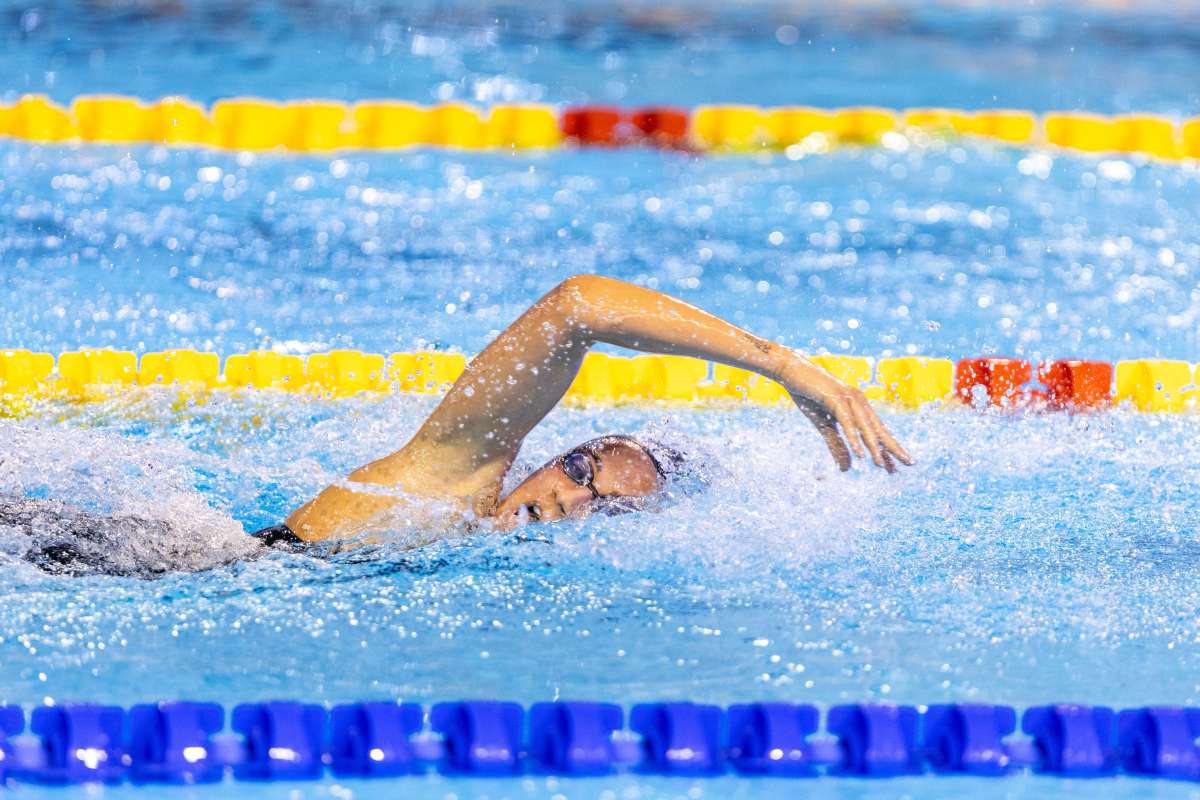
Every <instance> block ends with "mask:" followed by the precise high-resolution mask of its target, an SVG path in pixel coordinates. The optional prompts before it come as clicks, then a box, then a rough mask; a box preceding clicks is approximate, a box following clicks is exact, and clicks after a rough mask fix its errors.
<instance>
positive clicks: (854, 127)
mask: <svg viewBox="0 0 1200 800" xmlns="http://www.w3.org/2000/svg"><path fill="white" fill-rule="evenodd" d="M0 135H5V136H10V137H13V138H17V139H25V140H30V141H38V142H51V143H53V142H76V141H83V142H96V143H107V144H134V143H146V144H162V145H172V146H177V145H202V146H209V147H220V148H225V149H232V150H286V151H293V152H329V151H333V150H337V149H345V148H359V149H394V148H405V147H420V146H432V147H452V148H465V149H483V148H490V149H511V150H526V149H546V148H554V147H560V146H563V145H564V144H566V145H570V146H577V147H629V146H650V147H660V148H664V149H677V150H685V151H697V152H722V153H724V152H762V151H770V150H784V151H787V152H788V153H789V154H791V153H792V148H799V151H798V152H800V153H801V154H804V153H810V152H811V153H817V152H824V151H825V150H827V149H829V148H830V147H834V146H837V145H841V144H853V145H875V144H884V145H889V144H892V143H893V142H892V140H891V139H890V138H889V137H916V138H917V139H921V138H922V137H923V138H924V139H926V140H928V139H945V138H948V137H955V136H973V137H982V138H986V139H992V140H996V141H999V142H1004V143H1006V144H1015V145H1037V146H1054V147H1061V148H1067V149H1071V150H1076V151H1079V152H1084V153H1092V154H1103V153H1136V154H1141V155H1143V156H1146V157H1151V158H1159V159H1167V160H1178V159H1181V158H1193V159H1194V158H1200V118H1194V119H1190V120H1183V121H1178V120H1173V119H1169V118H1167V117H1163V116H1156V115H1152V114H1124V115H1118V116H1113V117H1106V116H1100V115H1096V114H1088V113H1083V112H1076V111H1055V112H1048V113H1046V114H1043V115H1041V116H1040V117H1039V116H1038V115H1036V114H1034V113H1033V112H1030V111H1022V110H1014V109H985V110H979V111H967V110H962V109H947V108H913V109H907V110H893V109H887V108H877V107H872V106H859V107H851V108H837V109H822V108H810V107H807V106H785V107H778V108H760V107H758V106H752V105H735V104H731V105H705V106H699V107H697V108H694V109H690V110H689V109H684V108H676V107H671V106H648V107H642V108H632V109H629V108H619V107H616V106H606V105H585V106H568V107H564V108H555V107H552V106H546V105H534V104H526V105H521V104H507V105H497V106H493V107H492V108H490V109H487V110H481V109H477V108H474V107H472V106H470V105H466V104H463V103H443V104H439V105H435V106H421V105H417V104H414V103H407V102H401V101H395V100H368V101H363V102H359V103H343V102H340V101H333V100H296V101H289V102H279V101H274V100H264V99H261V98H254V97H235V98H228V99H223V100H219V101H217V102H216V103H215V104H214V105H213V106H212V108H211V109H205V108H204V107H202V106H200V105H198V104H196V103H194V102H192V101H189V100H186V99H183V98H178V97H168V98H163V99H161V100H159V101H156V102H152V103H146V102H143V101H141V100H139V99H137V98H132V97H119V96H108V95H94V96H82V97H78V98H76V99H75V100H74V101H73V102H72V103H71V104H70V105H69V106H67V107H64V106H59V105H58V104H56V103H54V102H53V101H51V100H50V99H49V98H46V97H44V96H41V95H27V96H25V97H22V98H20V99H19V100H18V101H17V102H15V103H13V104H11V105H0ZM895 143H899V139H897V140H896V142H895Z"/></svg>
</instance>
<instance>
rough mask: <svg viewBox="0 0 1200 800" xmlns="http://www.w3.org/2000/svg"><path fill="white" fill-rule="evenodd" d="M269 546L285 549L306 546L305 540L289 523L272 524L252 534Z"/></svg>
mask: <svg viewBox="0 0 1200 800" xmlns="http://www.w3.org/2000/svg"><path fill="white" fill-rule="evenodd" d="M250 535H251V536H253V537H254V538H255V539H258V540H259V541H260V542H262V543H263V544H264V545H265V546H267V547H278V548H281V549H284V550H294V549H297V548H300V547H304V540H303V539H301V538H300V537H299V536H297V535H296V533H295V531H293V530H292V529H291V528H289V527H288V526H287V525H272V526H271V527H269V528H263V529H262V530H261V531H255V532H254V533H252V534H250Z"/></svg>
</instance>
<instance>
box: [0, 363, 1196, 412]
mask: <svg viewBox="0 0 1200 800" xmlns="http://www.w3.org/2000/svg"><path fill="white" fill-rule="evenodd" d="M809 358H810V359H811V360H812V361H814V362H815V363H817V364H819V365H820V366H821V367H823V368H824V369H826V370H828V371H829V372H830V373H832V374H833V375H834V376H835V377H837V378H838V379H839V380H841V381H843V382H844V383H846V384H849V385H850V386H855V387H858V388H860V389H862V390H863V391H864V392H865V393H866V395H867V397H869V398H870V399H872V400H877V401H882V402H886V403H891V404H893V405H894V406H897V407H899V408H906V409H917V408H921V407H923V406H928V405H930V404H942V405H960V406H966V407H974V408H981V407H997V408H1007V409H1034V410H1047V411H1088V410H1103V409H1106V408H1111V407H1113V406H1128V407H1130V408H1133V409H1135V410H1138V411H1160V412H1173V413H1180V412H1187V411H1193V410H1196V409H1197V408H1198V407H1200V402H1198V401H1200V389H1197V385H1198V384H1200V365H1194V364H1192V363H1190V362H1187V361H1172V360H1167V359H1138V360H1131V361H1120V362H1117V363H1116V364H1115V365H1114V364H1111V363H1108V362H1105V361H1085V360H1070V359H1064V360H1055V361H1045V362H1041V363H1037V364H1035V363H1033V362H1030V361H1026V360H1022V359H1014V358H993V357H987V358H964V359H961V360H959V361H958V362H957V363H956V362H954V361H951V360H949V359H944V358H926V357H923V356H901V357H897V358H881V359H874V358H868V357H864V356H834V355H816V356H810V357H809ZM466 364H467V358H466V356H464V355H463V354H461V353H449V352H438V351H429V352H418V353H392V354H390V355H386V356H385V355H383V354H381V353H364V352H361V351H358V350H334V351H331V352H327V353H313V354H311V355H308V356H307V357H303V356H299V355H291V354H285V353H276V352H272V351H264V350H257V351H251V352H248V353H238V354H234V355H230V356H227V357H226V358H225V360H224V364H223V369H222V363H221V360H220V358H219V356H218V355H217V354H216V353H207V352H200V351H196V350H165V351H161V352H152V353H144V354H143V355H142V356H141V357H140V358H139V357H138V356H137V354H135V353H132V352H129V351H123V350H78V351H71V352H65V353H61V354H60V355H59V356H58V357H57V358H55V357H54V356H53V355H52V354H50V353H39V352H32V351H29V350H0V410H3V411H6V412H7V413H9V414H15V413H21V412H23V411H29V410H31V409H33V408H35V407H36V404H37V403H38V402H39V401H45V400H60V401H72V402H89V401H99V400H105V399H109V398H112V397H114V396H118V395H121V394H126V393H133V392H135V391H138V390H139V389H140V388H142V387H154V386H170V387H175V388H177V389H179V390H180V391H181V392H183V393H185V395H186V396H188V397H192V398H196V397H202V396H203V395H204V393H206V392H208V391H221V390H226V391H248V390H264V391H276V392H291V393H302V394H310V395H318V396H324V397H347V396H350V395H356V394H359V393H376V394H379V393H387V392H407V393H415V394H440V393H443V392H444V391H445V390H446V389H447V388H448V387H449V386H450V385H451V384H453V383H454V382H455V381H456V380H458V377H459V376H460V375H461V374H462V372H463V370H464V369H465V368H466ZM566 399H567V400H568V401H569V402H573V403H585V404H586V403H592V404H619V403H636V402H666V403H678V404H705V403H712V404H720V403H722V402H750V403H757V404H763V405H774V404H777V403H786V402H788V401H789V396H788V394H787V392H786V391H785V390H784V388H783V387H782V386H780V385H779V384H777V383H775V382H773V381H770V380H767V379H766V378H762V377H760V376H758V375H755V374H752V373H750V372H747V371H745V370H741V369H735V368H733V367H728V366H725V365H723V364H711V363H709V362H707V361H702V360H699V359H694V358H686V357H683V356H660V355H642V356H635V357H632V358H625V357H621V356H612V355H608V354H605V353H589V354H588V355H587V357H586V358H585V359H584V362H583V366H582V368H581V369H580V371H579V374H578V376H577V377H576V378H575V381H574V382H573V383H572V384H571V387H570V389H569V390H568V392H567V397H566Z"/></svg>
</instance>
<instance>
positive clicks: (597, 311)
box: [414, 275, 911, 476]
mask: <svg viewBox="0 0 1200 800" xmlns="http://www.w3.org/2000/svg"><path fill="white" fill-rule="evenodd" d="M597 342H604V343H607V344H613V345H619V346H621V347H627V348H630V349H633V350H642V351H646V352H651V353H663V354H671V355H683V356H693V357H696V358H703V359H709V360H712V361H716V362H719V363H722V364H728V365H730V366H734V367H740V368H742V369H747V370H750V371H752V372H755V373H758V374H759V375H763V376H765V377H767V378H770V379H772V380H775V381H778V382H779V383H781V384H782V385H783V386H784V387H785V388H786V389H787V390H788V391H789V393H790V394H791V395H792V397H793V399H794V400H795V401H796V403H797V405H798V406H799V407H800V408H801V410H802V411H804V413H805V414H806V415H807V416H808V417H809V419H811V420H812V421H813V423H814V424H815V425H816V426H817V429H818V430H819V431H820V433H821V434H822V436H823V438H824V439H825V442H826V444H827V445H828V446H829V449H830V451H831V453H832V454H833V456H834V458H835V459H836V460H837V462H838V464H839V465H840V466H841V467H842V469H848V468H849V466H850V453H849V449H852V450H853V451H854V452H855V453H856V454H857V455H858V456H859V457H860V458H862V457H864V455H865V453H867V452H869V453H870V455H871V457H872V460H873V461H874V462H875V463H876V464H877V465H879V466H880V467H883V468H885V469H888V470H891V469H892V468H893V467H892V459H893V457H894V458H895V459H898V460H900V461H902V462H904V463H906V464H907V463H911V459H910V457H909V456H908V453H906V452H905V450H904V448H903V447H901V446H900V444H899V443H898V442H897V441H896V440H895V438H893V437H892V435H891V433H889V432H888V431H887V429H886V428H885V427H884V426H883V423H882V422H880V420H879V418H878V417H877V416H876V415H875V412H874V411H873V410H872V409H871V407H870V405H869V404H868V402H867V400H866V397H865V396H864V395H863V393H862V392H861V391H859V390H858V389H855V388H851V387H848V386H846V385H844V384H842V383H841V382H840V381H838V380H837V379H836V378H834V377H833V376H832V375H830V374H829V373H827V372H826V371H825V370H823V369H821V368H820V367H818V366H816V365H815V364H813V363H812V362H810V361H809V360H808V359H806V358H803V357H802V356H800V355H799V354H797V353H795V352H793V351H791V350H789V349H788V348H786V347H782V346H780V345H778V344H775V343H773V342H768V341H766V340H765V339H762V338H759V337H758V336H755V335H753V334H751V333H749V332H747V331H744V330H742V329H741V328H738V327H736V326H734V325H731V324H730V323H728V322H725V321H724V320H722V319H720V318H718V317H716V316H713V315H712V314H709V313H707V312H705V311H702V310H700V309H698V308H696V307H695V306H693V305H690V304H688V303H685V302H683V301H682V300H678V299H676V298H673V297H669V296H668V295H665V294H662V293H661V292H656V291H654V290H652V289H646V288H643V287H640V286H635V285H633V284H630V283H625V282H623V281H618V280H613V279H611V278H603V277H598V276H591V275H582V276H576V277H574V278H569V279H567V280H566V281H564V282H563V283H561V284H559V285H558V286H557V287H555V288H554V289H553V290H551V291H550V292H549V293H548V294H546V295H545V296H544V297H543V298H542V299H540V300H539V301H538V302H537V303H535V304H534V305H533V306H532V307H530V308H529V309H528V310H527V311H526V312H525V313H524V314H523V315H521V317H520V318H519V319H518V320H517V321H516V322H514V323H513V324H512V325H511V326H510V327H509V328H508V329H507V330H506V331H504V332H503V333H502V334H500V336H498V337H497V338H496V340H495V341H493V342H492V343H491V344H490V345H488V347H487V348H486V349H484V351H483V352H482V353H480V354H479V355H478V356H477V357H476V358H475V359H474V360H473V361H472V362H471V363H470V365H469V366H468V367H467V370H466V372H464V374H463V375H462V377H461V378H460V379H459V380H458V382H457V383H456V384H455V385H454V387H453V388H452V389H451V390H450V392H449V393H448V394H447V395H446V398H445V399H444V400H443V401H442V403H441V405H439V406H438V408H437V409H436V410H435V411H434V412H433V414H432V415H431V416H430V417H429V419H428V420H427V421H426V423H425V425H424V426H423V427H422V428H421V430H420V432H419V433H418V434H417V436H416V437H415V438H414V444H416V443H418V442H426V443H429V444H432V443H435V442H436V443H438V444H439V445H440V446H441V447H444V448H446V450H449V451H453V452H455V453H457V454H458V455H459V457H460V458H462V459H465V460H466V461H464V463H462V464H461V466H462V468H464V469H471V470H480V469H482V470H483V471H484V472H485V473H486V474H488V475H489V476H490V475H491V474H492V473H493V472H495V471H496V470H498V474H499V475H503V472H504V471H505V470H507V468H508V466H509V465H510V464H511V462H512V460H513V459H514V458H515V457H516V454H517V451H518V450H519V449H520V447H521V443H522V441H523V440H524V438H525V436H526V435H527V434H528V433H529V431H530V430H532V429H533V428H534V426H536V425H537V424H538V423H539V422H540V421H541V420H542V418H543V417H545V416H546V414H548V413H549V412H550V411H551V410H552V409H553V408H554V406H555V405H556V404H557V403H558V402H559V400H561V399H562V397H563V395H564V394H565V393H566V391H567V389H568V387H570V385H571V383H572V381H573V380H574V379H575V375H576V373H578V371H579V367H580V365H581V364H582V362H583V357H584V355H586V353H587V351H588V349H589V348H591V346H592V345H593V344H596V343H597ZM839 426H840V428H841V433H842V434H844V436H845V439H843V437H842V435H839V431H838V428H839ZM847 441H848V442H849V449H848V448H847ZM467 461H469V465H468V463H467Z"/></svg>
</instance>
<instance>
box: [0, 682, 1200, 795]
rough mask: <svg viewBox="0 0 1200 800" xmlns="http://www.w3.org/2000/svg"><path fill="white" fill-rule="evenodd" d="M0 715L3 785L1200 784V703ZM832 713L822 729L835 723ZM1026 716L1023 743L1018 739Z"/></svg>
mask: <svg viewBox="0 0 1200 800" xmlns="http://www.w3.org/2000/svg"><path fill="white" fill-rule="evenodd" d="M225 716H226V715H225V710H224V708H222V707H221V706H220V705H218V704H216V703H202V702H169V703H156V704H143V705H135V706H133V707H132V708H130V709H128V710H125V709H123V708H121V707H119V706H109V705H98V704H67V705H44V706H39V707H36V708H34V709H33V710H32V712H31V713H30V715H29V731H30V733H29V734H24V733H23V731H24V730H25V722H26V718H25V714H24V711H23V710H22V709H21V708H20V707H17V706H0V754H3V756H4V758H2V759H0V780H4V779H7V778H12V779H14V780H16V781H24V782H30V783H41V784H77V783H87V782H103V783H110V784H115V783H121V782H122V781H124V780H129V781H131V782H133V783H139V784H144V783H156V784H162V783H176V784H194V783H216V782H219V781H222V780H224V779H225V777H226V776H227V774H230V773H231V774H232V776H233V778H234V779H235V780H239V781H274V780H288V781H294V780H315V779H319V778H322V777H324V776H325V774H326V770H327V769H328V770H329V772H330V773H332V775H334V776H335V777H338V778H347V777H356V778H386V777H395V776H401V775H412V774H419V773H423V772H427V771H430V770H436V771H438V772H441V773H443V774H448V775H456V776H463V777H473V776H477V777H505V776H516V775H522V774H542V775H566V776H594V775H610V774H613V773H616V772H626V771H636V772H640V773H643V774H647V773H648V774H654V775H677V776H690V777H696V778H702V777H715V776H719V775H723V774H728V773H729V772H730V771H732V772H733V773H735V774H738V775H741V776H747V777H749V776H771V777H791V778H804V777H809V778H812V777H817V776H820V775H840V776H850V777H872V778H890V777H898V776H907V775H922V774H930V773H931V774H934V775H939V774H944V775H974V776H988V777H1001V776H1005V775H1011V774H1015V773H1021V772H1024V771H1027V770H1032V771H1034V772H1038V773H1045V774H1050V775H1058V776H1062V777H1088V778H1099V777H1108V776H1114V775H1117V774H1120V773H1124V774H1127V775H1140V776H1145V777H1157V778H1168V779H1175V780H1191V781H1195V780H1200V747H1198V745H1197V741H1196V739H1197V735H1198V734H1200V708H1186V707H1178V706H1155V707H1145V708H1133V709H1126V710H1123V711H1120V712H1116V711H1114V710H1113V709H1112V708H1109V707H1105V706H1089V705H1078V704H1067V703H1063V704H1055V705H1045V706H1034V707H1030V708H1026V709H1025V710H1024V712H1023V713H1021V714H1020V715H1018V713H1017V711H1016V709H1014V708H1013V707H1011V706H1005V705H989V704H983V703H966V704H942V705H930V706H911V705H892V704H880V703H860V704H847V705H838V706H833V707H832V708H829V709H828V710H827V711H826V712H825V713H824V715H822V714H821V712H820V710H819V709H818V708H817V707H816V706H812V705H797V704H791V703H749V704H739V705H732V706H729V707H728V708H721V707H719V706H715V705H706V704H696V703H689V702H670V703H643V704H639V705H635V706H633V707H632V709H630V711H629V714H628V717H626V714H625V711H624V709H623V708H622V707H621V706H619V705H615V704H611V703H592V702H586V703H584V702H568V701H562V702H553V703H535V704H534V705H532V706H531V707H530V708H529V710H528V712H527V711H526V710H525V709H524V708H523V707H522V706H520V705H518V704H517V703H508V702H497V701H462V702H450V703H438V704H435V705H433V706H432V707H430V708H424V707H422V706H420V705H417V704H415V703H395V702H378V701H376V702H362V703H349V704H343V705H337V706H334V707H333V708H332V709H327V708H326V707H325V706H322V705H317V704H311V703H299V702H294V701H276V702H257V703H243V704H241V705H238V706H236V707H234V708H233V710H232V713H231V714H230V715H229V727H230V730H231V733H224V732H223V731H224V728H225ZM822 716H823V718H824V726H823V728H822V726H821V725H820V722H821V718H822ZM1018 718H1019V720H1020V729H1021V734H1022V735H1014V734H1015V731H1016V729H1017V722H1018Z"/></svg>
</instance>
